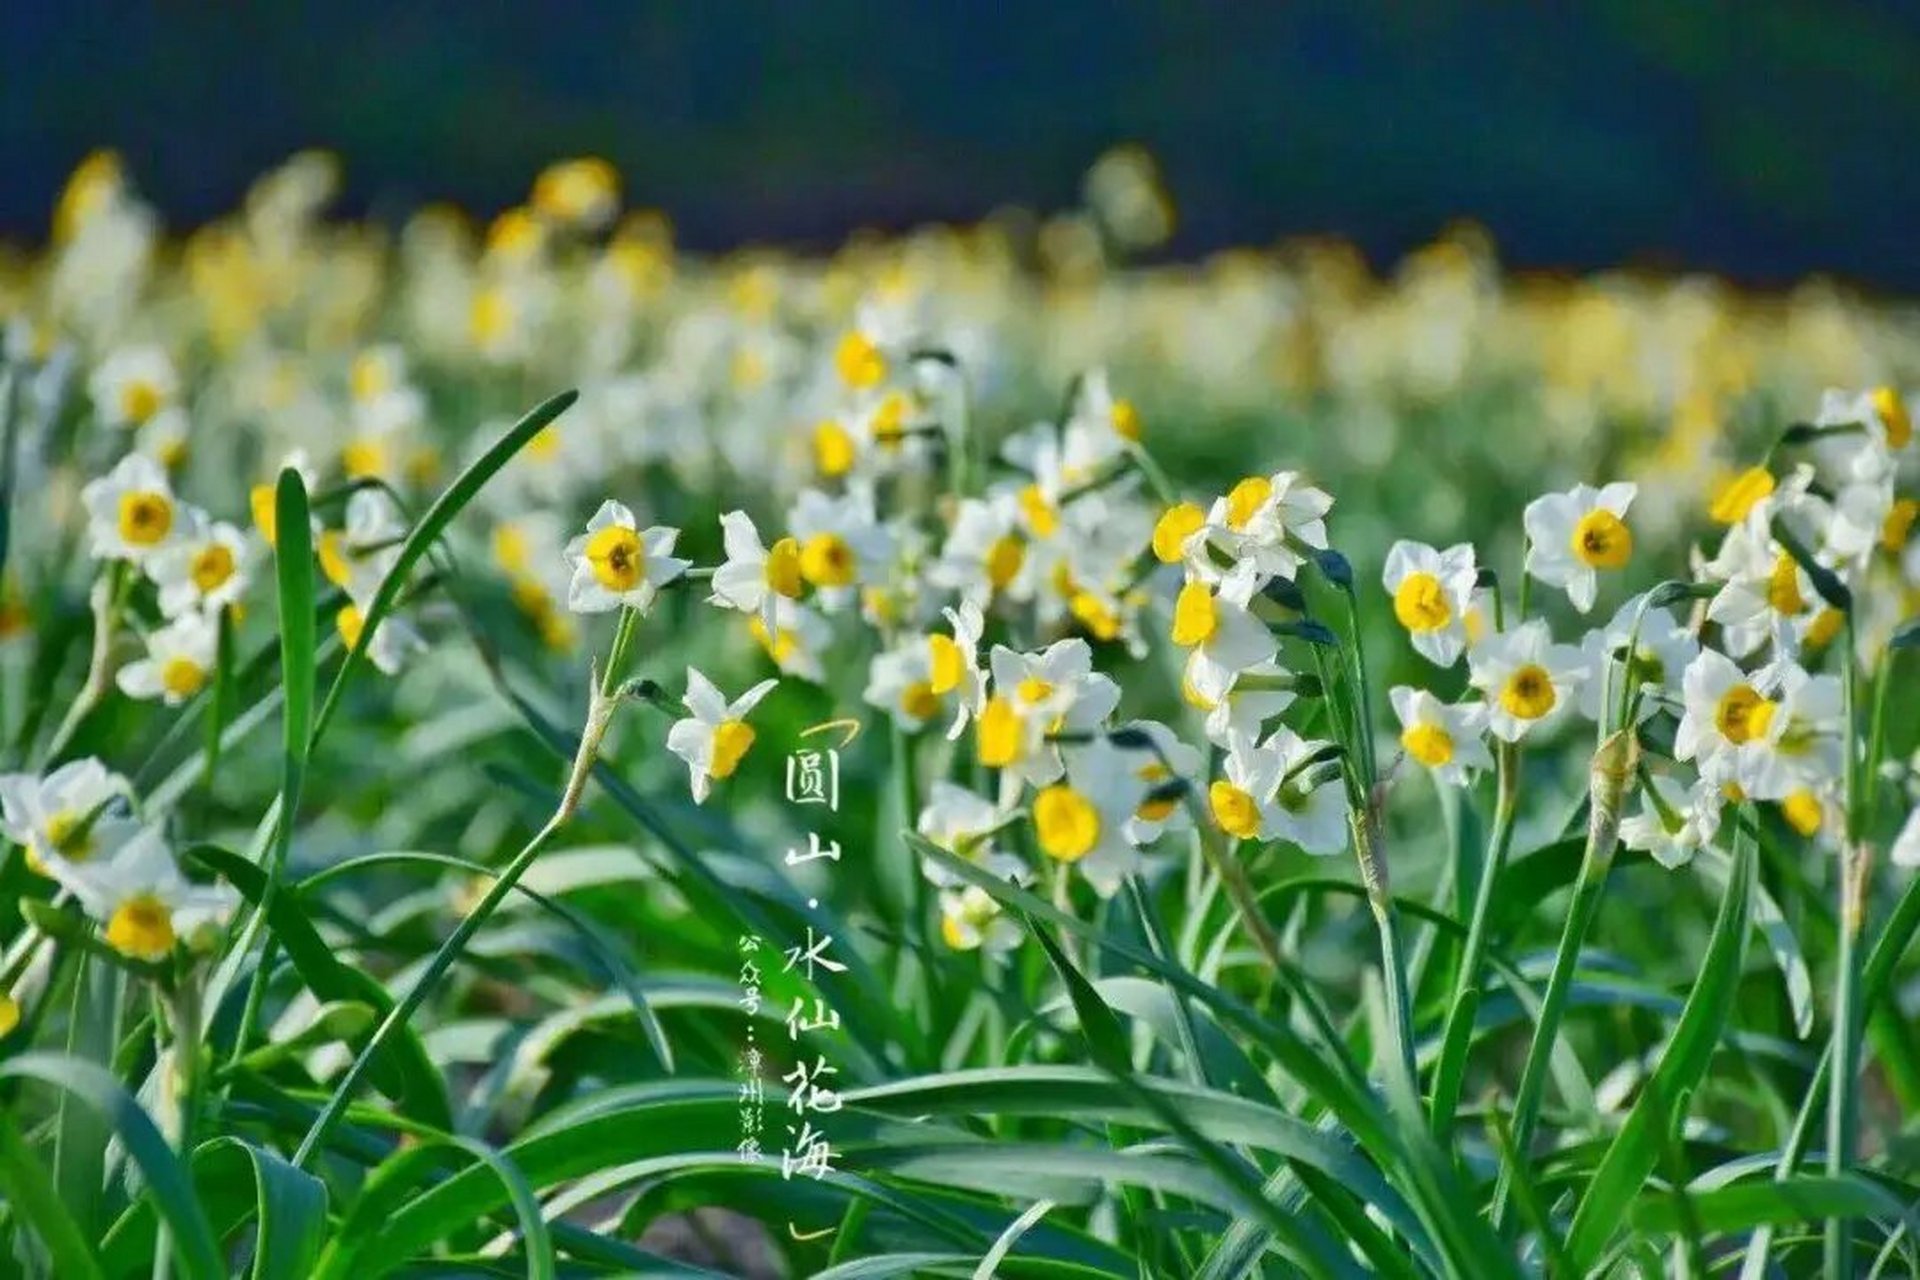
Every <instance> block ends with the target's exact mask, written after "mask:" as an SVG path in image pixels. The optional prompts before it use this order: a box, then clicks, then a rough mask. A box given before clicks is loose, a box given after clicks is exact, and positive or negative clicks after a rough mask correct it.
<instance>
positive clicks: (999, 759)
mask: <svg viewBox="0 0 1920 1280" xmlns="http://www.w3.org/2000/svg"><path fill="white" fill-rule="evenodd" d="M974 747H975V751H976V753H977V754H978V755H979V758H980V763H981V764H983V765H985V766H986V767H987V768H989V769H1002V768H1005V767H1006V766H1007V765H1010V764H1012V763H1013V762H1014V761H1015V760H1018V759H1019V758H1020V713H1019V712H1017V711H1015V710H1014V709H1013V704H1012V703H1011V702H1009V701H1007V700H1006V699H1005V698H989V699H988V700H987V705H986V706H985V707H984V708H983V709H982V710H981V712H980V724H979V726H978V728H977V729H976V730H975V731H974Z"/></svg>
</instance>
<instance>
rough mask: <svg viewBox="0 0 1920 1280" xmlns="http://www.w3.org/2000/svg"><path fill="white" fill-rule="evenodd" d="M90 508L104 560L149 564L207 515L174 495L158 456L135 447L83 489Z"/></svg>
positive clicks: (93, 536)
mask: <svg viewBox="0 0 1920 1280" xmlns="http://www.w3.org/2000/svg"><path fill="white" fill-rule="evenodd" d="M80 501H81V503H82V504H83V505H84V506H85V507H86V509H87V537H88V540H89V542H90V543H91V545H92V551H93V554H94V555H95V556H97V557H99V558H101V559H103V560H126V561H130V562H132V563H134V564H137V565H144V564H146V563H147V561H148V560H150V559H152V558H153V557H154V556H157V555H159V554H160V553H161V552H163V551H165V550H167V549H168V548H169V547H171V546H173V545H174V544H175V543H176V542H179V541H181V540H183V539H185V538H186V537H188V536H189V535H190V534H197V532H198V530H199V527H200V525H201V523H202V521H203V517H202V516H201V515H200V513H199V512H198V511H196V510H195V509H194V508H192V507H190V506H188V505H187V504H186V503H184V502H181V501H180V500H179V499H178V498H176V497H174V496H173V486H172V485H171V484H170V483H168V481H167V473H166V471H165V469H164V468H162V467H161V465H160V464H159V463H158V462H155V461H154V460H153V459H152V458H149V457H146V456H145V455H143V454H138V453H130V454H128V455H127V456H126V457H124V458H122V459H120V462H119V464H118V465H117V466H115V467H114V469H113V470H112V471H110V472H108V473H107V474H106V475H104V476H101V477H100V478H99V479H97V480H93V481H91V482H89V483H88V484H87V486H86V487H85V488H84V489H82V490H81V491H80Z"/></svg>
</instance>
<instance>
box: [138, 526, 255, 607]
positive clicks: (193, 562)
mask: <svg viewBox="0 0 1920 1280" xmlns="http://www.w3.org/2000/svg"><path fill="white" fill-rule="evenodd" d="M252 561H253V543H252V542H251V541H250V540H249V539H248V537H247V535H246V534H244V533H242V532H241V531H240V529H239V528H238V527H237V526H235V525H231V524H228V523H227V522H226V521H224V520H216V521H213V522H212V523H207V524H202V525H200V526H199V527H198V528H196V529H194V530H192V531H191V532H190V533H189V534H188V535H187V536H185V537H183V538H181V539H179V540H178V541H176V542H174V543H173V545H171V546H169V547H168V548H167V549H166V550H164V551H162V552H160V553H159V554H158V555H156V556H153V557H151V558H150V559H149V560H148V561H147V566H146V567H147V576H148V577H149V578H152V579H153V581H154V585H155V586H157V587H158V588H159V600H160V612H161V613H163V614H165V615H166V616H167V617H169V618H174V617H178V616H179V615H181V614H183V613H188V612H193V611H202V612H209V613H217V612H218V611H219V610H221V609H224V608H226V607H227V606H229V605H231V604H234V603H236V602H237V601H238V600H239V599H240V597H241V596H243V595H245V594H246V591H247V583H248V581H249V580H250V578H251V575H252Z"/></svg>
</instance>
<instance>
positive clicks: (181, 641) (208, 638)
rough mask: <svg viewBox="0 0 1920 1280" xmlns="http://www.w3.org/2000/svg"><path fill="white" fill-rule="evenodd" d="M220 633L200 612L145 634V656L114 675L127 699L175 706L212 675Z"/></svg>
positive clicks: (200, 687) (186, 615) (183, 616)
mask: <svg viewBox="0 0 1920 1280" xmlns="http://www.w3.org/2000/svg"><path fill="white" fill-rule="evenodd" d="M219 643H220V633H219V629H218V627H217V626H216V624H215V622H214V620H213V619H212V618H210V617H208V616H207V615H205V614H202V613H183V614H181V615H180V616H179V617H177V618H175V619H174V620H173V621H171V622H169V623H167V625H165V626H164V627H161V628H159V629H158V630H156V631H153V632H150V633H149V634H148V635H147V652H146V656H145V657H143V658H140V659H138V660H137V661H134V662H130V663H128V664H127V665H126V666H124V667H122V668H120V671H119V674H118V675H117V676H116V677H115V679H116V681H117V682H118V684H119V685H120V690H121V692H123V693H125V694H126V695H127V696H128V697H130V698H143V699H144V698H160V699H162V700H163V701H165V702H166V704H167V705H168V706H170V707H173V706H178V705H180V704H181V703H183V702H185V701H186V700H187V699H188V698H191V697H193V695H194V694H196V693H199V692H200V690H201V689H202V688H204V687H205V686H206V683H207V681H208V680H210V679H212V678H213V667H214V662H215V661H216V658H217V651H218V649H219Z"/></svg>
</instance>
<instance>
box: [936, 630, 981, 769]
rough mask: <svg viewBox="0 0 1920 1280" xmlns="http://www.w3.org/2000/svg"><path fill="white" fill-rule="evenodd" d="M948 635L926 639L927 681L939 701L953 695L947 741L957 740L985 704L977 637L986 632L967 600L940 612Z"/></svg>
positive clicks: (978, 638)
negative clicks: (956, 606)
mask: <svg viewBox="0 0 1920 1280" xmlns="http://www.w3.org/2000/svg"><path fill="white" fill-rule="evenodd" d="M940 612H941V614H942V616H944V617H945V618H946V620H947V626H948V627H949V628H951V630H952V634H951V635H947V634H943V633H941V632H938V631H936V632H934V633H933V634H932V635H929V636H928V637H927V666H928V681H929V683H931V684H932V686H933V691H934V693H936V694H938V695H939V696H940V697H943V698H944V697H946V696H947V695H949V694H951V695H953V699H954V715H953V723H952V724H951V725H950V726H948V728H947V737H948V738H949V739H952V738H958V737H959V736H960V733H961V731H962V730H964V729H965V728H966V727H967V721H968V720H970V719H971V718H973V717H974V716H977V715H979V714H980V711H981V708H983V707H984V706H985V705H986V701H987V676H986V672H985V671H983V670H982V669H981V667H980V637H981V636H982V635H983V634H985V632H986V629H987V620H986V617H985V616H984V615H983V614H982V613H981V612H980V606H979V605H976V604H974V603H973V602H972V601H971V600H963V601H961V602H960V607H959V608H958V609H942V610H941V611H940Z"/></svg>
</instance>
